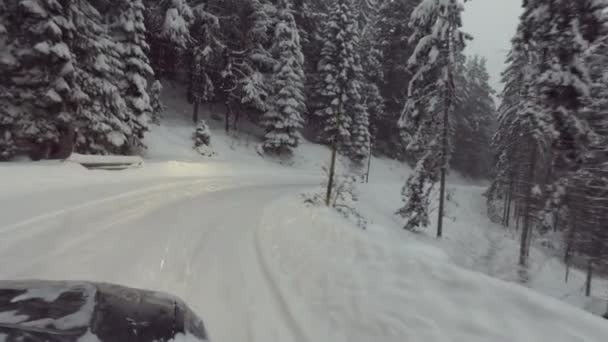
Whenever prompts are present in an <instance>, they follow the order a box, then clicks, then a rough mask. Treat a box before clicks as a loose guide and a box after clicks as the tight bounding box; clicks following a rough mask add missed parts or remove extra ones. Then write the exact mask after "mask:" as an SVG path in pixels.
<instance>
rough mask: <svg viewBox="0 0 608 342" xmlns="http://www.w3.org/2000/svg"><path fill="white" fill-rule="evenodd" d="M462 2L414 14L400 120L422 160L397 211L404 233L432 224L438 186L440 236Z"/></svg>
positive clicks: (427, 4)
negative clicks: (406, 88)
mask: <svg viewBox="0 0 608 342" xmlns="http://www.w3.org/2000/svg"><path fill="white" fill-rule="evenodd" d="M462 11H463V5H462V4H461V3H460V1H459V0H423V1H422V2H421V3H420V4H419V5H418V7H416V9H415V10H414V12H413V14H412V18H411V26H412V27H413V28H414V33H413V35H412V37H411V38H410V42H412V43H414V44H415V45H416V49H415V51H414V53H413V55H412V56H411V58H410V59H409V61H408V64H409V66H410V69H411V70H412V74H413V78H412V80H411V81H410V86H409V97H408V100H407V103H406V106H405V109H404V111H403V115H402V117H401V119H400V120H399V125H400V127H401V128H402V129H403V132H404V138H405V140H406V142H407V145H408V149H410V150H411V151H413V152H415V153H416V154H417V155H418V163H417V165H416V167H415V169H414V174H413V175H412V176H411V177H410V179H409V180H408V181H407V183H406V185H405V187H404V190H403V200H404V202H405V206H404V207H403V208H402V209H401V210H399V211H398V214H399V215H401V216H402V217H403V218H404V219H405V220H406V224H405V228H406V229H416V228H420V227H424V226H427V225H428V224H429V220H428V216H429V211H430V208H429V203H430V200H429V199H428V198H425V197H424V196H428V195H429V194H430V190H426V187H433V185H434V183H436V182H437V181H440V198H439V220H438V226H437V235H438V236H439V237H441V235H442V223H443V210H444V208H443V206H444V200H445V198H444V197H445V177H446V173H447V168H448V164H449V151H450V147H449V131H450V128H449V120H450V119H449V114H450V111H451V110H452V107H453V100H454V96H455V91H454V88H453V81H454V80H453V66H454V65H453V64H454V61H455V55H456V53H458V52H459V51H461V50H462V49H463V48H464V42H465V39H466V35H465V34H464V33H462V32H461V31H460V27H461V26H462V20H461V13H462Z"/></svg>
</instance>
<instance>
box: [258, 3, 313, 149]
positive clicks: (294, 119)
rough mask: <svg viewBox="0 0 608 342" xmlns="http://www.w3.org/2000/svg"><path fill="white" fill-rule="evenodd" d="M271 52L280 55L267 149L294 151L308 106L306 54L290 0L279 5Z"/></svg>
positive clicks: (268, 114) (268, 117) (274, 76)
mask: <svg viewBox="0 0 608 342" xmlns="http://www.w3.org/2000/svg"><path fill="white" fill-rule="evenodd" d="M277 17H278V23H277V24H276V26H275V32H274V39H273V42H274V44H273V46H272V48H271V50H270V51H271V52H272V53H273V54H274V57H275V59H276V62H275V66H274V72H273V74H272V79H271V82H272V84H271V90H270V96H269V102H270V103H269V106H268V109H267V111H266V112H265V113H264V116H263V117H262V125H263V126H264V128H265V135H264V143H263V148H264V151H266V152H267V153H271V154H283V155H290V154H291V153H292V149H293V148H295V147H297V146H298V143H299V135H300V133H299V130H300V128H302V125H303V122H304V121H303V119H302V117H303V114H304V111H305V108H306V105H305V97H304V84H305V76H304V56H303V54H302V46H301V45H300V35H299V32H298V28H297V25H296V22H295V19H294V17H293V15H292V13H291V8H290V6H289V5H288V3H287V1H286V0H283V1H281V3H280V4H279V9H278V14H277Z"/></svg>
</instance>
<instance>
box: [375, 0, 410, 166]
mask: <svg viewBox="0 0 608 342" xmlns="http://www.w3.org/2000/svg"><path fill="white" fill-rule="evenodd" d="M419 3H420V0H394V1H383V2H382V3H381V4H380V5H379V12H380V13H379V15H378V22H377V23H376V25H375V26H376V29H377V30H378V37H377V38H376V39H374V40H375V41H376V44H377V46H378V48H379V50H380V52H381V55H382V65H381V68H380V70H382V72H383V74H384V81H383V82H382V83H379V87H380V94H381V95H382V97H383V98H384V100H385V101H384V104H385V110H384V112H385V115H384V116H383V117H380V118H378V117H377V116H375V115H373V111H372V109H373V107H370V117H371V118H372V125H373V126H375V128H376V129H377V130H378V133H377V134H376V136H377V140H376V141H375V147H376V149H378V150H380V151H381V152H383V153H384V154H386V155H388V156H390V157H393V158H398V159H401V160H404V159H406V158H409V154H408V153H407V151H406V149H405V147H404V143H403V139H401V134H400V129H399V128H398V127H397V125H395V122H397V121H398V120H399V118H400V116H401V113H402V111H403V108H404V106H405V102H406V99H407V98H408V96H407V94H408V87H409V81H410V79H411V77H412V76H411V74H410V72H409V70H408V68H407V60H408V59H409V57H410V56H411V55H412V53H413V51H414V47H415V46H414V45H413V44H409V43H408V41H409V38H410V36H411V35H412V31H413V30H412V28H410V27H409V19H410V17H411V16H412V12H413V11H414V9H415V8H416V6H417V5H418V4H419ZM365 69H366V70H367V68H365Z"/></svg>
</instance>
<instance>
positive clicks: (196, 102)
mask: <svg viewBox="0 0 608 342" xmlns="http://www.w3.org/2000/svg"><path fill="white" fill-rule="evenodd" d="M199 106H200V101H199V100H198V99H194V109H193V111H192V122H194V123H195V124H196V123H198V107H199Z"/></svg>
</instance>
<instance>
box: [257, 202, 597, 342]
mask: <svg viewBox="0 0 608 342" xmlns="http://www.w3.org/2000/svg"><path fill="white" fill-rule="evenodd" d="M303 208H304V206H303V205H302V204H301V203H300V202H299V201H298V200H297V199H282V200H280V201H277V202H276V203H275V204H273V205H272V206H270V207H268V209H267V211H266V213H265V216H264V219H263V221H262V224H261V228H260V231H259V232H258V239H259V241H258V244H259V245H258V248H259V251H260V254H261V258H262V261H263V262H264V265H265V267H266V268H267V269H268V271H269V273H270V274H271V275H272V276H271V278H272V279H274V281H276V286H277V287H278V288H279V289H280V291H281V293H282V294H283V296H284V297H285V298H286V299H287V300H286V301H287V303H289V310H291V311H292V312H295V313H297V314H298V322H299V324H300V325H301V326H302V327H304V331H306V334H307V336H306V337H308V340H310V341H332V342H341V341H344V342H346V341H348V342H357V341H387V342H390V341H395V342H397V341H399V342H401V341H463V342H475V341H480V342H488V341H505V342H507V341H509V342H510V341H552V342H561V341H563V342H572V341H586V342H593V341H598V342H600V341H606V340H607V339H608V325H607V324H606V322H605V321H604V320H602V319H601V318H598V317H595V316H593V315H591V314H589V313H586V312H583V311H581V310H579V309H576V308H574V307H571V306H569V305H567V304H564V303H561V302H559V301H557V300H555V299H552V298H548V297H545V296H542V295H539V294H537V293H534V292H533V291H530V290H528V289H526V288H524V287H521V286H519V285H516V284H512V283H507V282H502V281H500V280H496V279H493V278H490V277H487V276H485V275H482V274H480V273H475V272H471V271H467V270H465V269H463V268H460V267H458V266H456V265H454V264H453V263H451V262H450V261H449V259H450V257H449V255H448V253H446V252H444V251H443V250H442V249H440V248H438V247H434V246H432V245H431V244H428V243H424V242H421V241H419V240H418V239H412V238H410V237H409V236H406V235H404V234H401V233H400V232H396V231H392V230H386V229H382V228H380V227H377V226H372V227H371V229H369V230H367V231H362V230H360V229H357V228H355V227H354V226H352V225H351V224H350V223H348V222H346V221H344V220H343V219H342V218H341V217H339V216H337V215H336V214H335V213H333V212H331V211H328V210H326V209H324V208H304V209H303Z"/></svg>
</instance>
